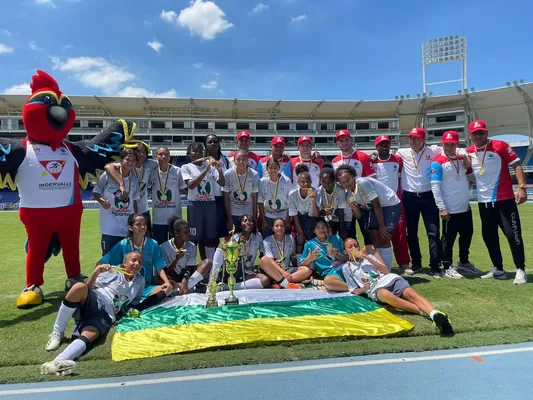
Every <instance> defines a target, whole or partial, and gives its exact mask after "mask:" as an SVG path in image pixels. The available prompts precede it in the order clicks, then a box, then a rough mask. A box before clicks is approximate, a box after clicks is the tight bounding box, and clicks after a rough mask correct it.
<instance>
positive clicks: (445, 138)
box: [442, 131, 459, 144]
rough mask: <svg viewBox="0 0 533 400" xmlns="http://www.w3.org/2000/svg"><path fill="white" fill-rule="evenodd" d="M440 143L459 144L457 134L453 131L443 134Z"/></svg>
mask: <svg viewBox="0 0 533 400" xmlns="http://www.w3.org/2000/svg"><path fill="white" fill-rule="evenodd" d="M442 143H456V144H457V143H459V134H458V133H457V132H455V131H447V132H444V135H442Z"/></svg>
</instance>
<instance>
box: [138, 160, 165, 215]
mask: <svg viewBox="0 0 533 400" xmlns="http://www.w3.org/2000/svg"><path fill="white" fill-rule="evenodd" d="M158 165H159V163H158V162H157V161H156V160H152V159H147V160H145V161H144V165H143V166H142V167H141V168H135V176H136V177H137V180H138V181H139V185H140V189H139V192H140V194H141V199H140V200H139V206H138V207H139V212H140V213H146V212H148V210H149V207H148V190H147V186H148V184H149V180H150V175H151V174H152V171H153V170H157V167H158Z"/></svg>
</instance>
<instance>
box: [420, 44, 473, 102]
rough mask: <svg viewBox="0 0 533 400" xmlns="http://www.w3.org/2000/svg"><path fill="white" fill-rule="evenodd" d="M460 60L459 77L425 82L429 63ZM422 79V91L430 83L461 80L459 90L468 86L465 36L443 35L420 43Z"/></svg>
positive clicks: (437, 83) (436, 83)
mask: <svg viewBox="0 0 533 400" xmlns="http://www.w3.org/2000/svg"><path fill="white" fill-rule="evenodd" d="M455 61H461V63H462V76H461V79H454V80H449V81H441V82H427V80H426V68H427V67H428V66H429V65H434V64H443V63H449V62H455ZM422 79H423V81H424V93H427V90H426V88H427V87H428V86H430V85H440V84H443V83H452V82H461V90H465V89H467V88H468V86H467V74H466V37H465V36H459V35H455V36H445V37H441V38H438V39H431V40H428V41H426V42H424V43H422Z"/></svg>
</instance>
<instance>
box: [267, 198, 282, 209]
mask: <svg viewBox="0 0 533 400" xmlns="http://www.w3.org/2000/svg"><path fill="white" fill-rule="evenodd" d="M267 203H268V207H269V208H270V209H271V210H274V211H277V210H279V209H281V200H280V199H276V201H272V199H269V200H268V202H267Z"/></svg>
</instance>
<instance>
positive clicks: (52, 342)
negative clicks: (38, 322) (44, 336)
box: [44, 332, 63, 351]
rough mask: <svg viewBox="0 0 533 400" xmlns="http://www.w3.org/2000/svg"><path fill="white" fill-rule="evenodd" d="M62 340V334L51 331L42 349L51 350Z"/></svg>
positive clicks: (56, 347)
mask: <svg viewBox="0 0 533 400" xmlns="http://www.w3.org/2000/svg"><path fill="white" fill-rule="evenodd" d="M62 340H63V334H62V333H57V332H52V333H51V334H50V338H49V339H48V343H46V346H45V347H44V349H45V350H46V351H53V350H57V349H59V346H61V341H62Z"/></svg>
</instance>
